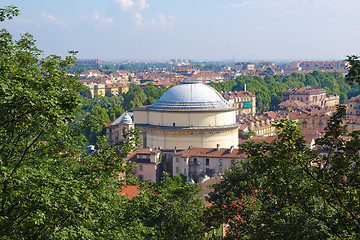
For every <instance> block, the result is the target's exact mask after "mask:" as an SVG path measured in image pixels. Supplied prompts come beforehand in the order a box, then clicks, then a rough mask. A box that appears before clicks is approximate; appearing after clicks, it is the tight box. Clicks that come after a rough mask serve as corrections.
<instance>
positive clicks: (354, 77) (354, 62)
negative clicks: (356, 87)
mask: <svg viewBox="0 0 360 240" xmlns="http://www.w3.org/2000/svg"><path fill="white" fill-rule="evenodd" d="M346 60H347V61H348V62H349V65H348V66H347V69H348V70H349V73H348V74H347V75H346V78H345V79H346V81H348V82H349V84H351V85H352V84H354V83H360V60H359V56H356V55H349V56H347V59H346Z"/></svg>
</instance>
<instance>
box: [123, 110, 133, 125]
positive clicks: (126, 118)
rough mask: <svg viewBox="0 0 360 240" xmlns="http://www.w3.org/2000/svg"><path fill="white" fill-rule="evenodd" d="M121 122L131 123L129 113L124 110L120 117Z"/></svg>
mask: <svg viewBox="0 0 360 240" xmlns="http://www.w3.org/2000/svg"><path fill="white" fill-rule="evenodd" d="M121 122H122V123H127V124H132V119H131V117H130V116H129V114H128V113H127V112H126V113H125V115H124V116H123V117H122V119H121Z"/></svg>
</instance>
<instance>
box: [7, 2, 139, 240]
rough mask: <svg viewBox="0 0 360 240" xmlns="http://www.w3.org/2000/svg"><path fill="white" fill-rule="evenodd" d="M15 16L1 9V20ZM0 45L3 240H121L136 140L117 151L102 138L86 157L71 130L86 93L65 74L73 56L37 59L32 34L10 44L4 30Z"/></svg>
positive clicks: (80, 140)
mask: <svg viewBox="0 0 360 240" xmlns="http://www.w3.org/2000/svg"><path fill="white" fill-rule="evenodd" d="M16 14H17V10H16V8H14V7H7V8H5V9H0V17H1V18H0V20H1V21H3V20H4V19H5V18H11V17H12V16H14V15H16ZM0 42H1V44H0V54H1V58H0V113H1V114H0V115H1V118H0V238H1V239H121V238H120V236H122V234H123V232H122V227H121V226H119V225H118V224H117V223H116V222H114V219H116V218H117V217H118V214H119V212H120V211H121V208H122V207H123V206H124V204H123V202H125V199H124V198H122V197H120V196H116V195H114V192H116V191H117V189H119V188H120V186H121V182H119V180H118V179H117V176H118V173H119V172H124V171H125V168H126V166H127V164H126V163H125V162H124V161H123V158H122V156H124V155H126V153H127V152H128V151H130V150H132V149H134V146H135V145H136V144H134V143H133V142H134V141H135V142H138V138H136V139H134V141H131V142H125V143H122V144H119V145H117V146H114V145H109V144H107V143H106V141H105V139H100V141H99V143H98V144H99V146H100V149H101V151H100V152H99V153H97V154H93V155H92V154H85V152H84V145H83V144H82V143H83V140H84V138H83V137H82V135H81V134H80V133H79V132H77V131H74V129H73V128H71V127H70V124H72V123H73V122H74V114H73V112H74V111H76V110H79V109H80V108H81V106H82V105H81V104H82V98H81V96H80V95H79V93H78V92H79V91H81V90H83V86H82V85H81V84H80V83H79V81H78V79H77V77H76V76H75V77H73V76H70V75H68V74H67V69H68V68H69V67H71V66H73V64H74V63H75V58H74V57H73V55H71V56H69V57H66V58H65V59H61V58H60V57H58V56H55V55H51V56H49V57H46V58H44V59H39V58H38V57H39V55H40V54H41V51H40V50H38V49H37V48H36V47H35V41H34V40H33V38H32V36H31V35H30V34H24V35H22V36H21V37H20V39H19V40H17V41H15V40H13V38H12V35H11V34H10V33H9V32H8V31H6V30H5V29H3V30H1V32H0ZM129 134H130V133H129ZM122 239H125V238H122Z"/></svg>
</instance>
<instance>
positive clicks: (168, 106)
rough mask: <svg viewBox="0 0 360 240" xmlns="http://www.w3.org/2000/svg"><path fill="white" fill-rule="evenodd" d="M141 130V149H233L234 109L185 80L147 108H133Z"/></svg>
mask: <svg viewBox="0 0 360 240" xmlns="http://www.w3.org/2000/svg"><path fill="white" fill-rule="evenodd" d="M133 111H134V121H135V125H136V126H139V127H141V128H142V129H143V132H142V137H143V147H144V148H146V147H150V148H159V147H160V148H161V149H169V150H171V149H175V148H177V149H187V148H188V147H189V146H195V147H201V148H211V147H215V146H216V145H217V144H220V143H221V145H222V146H223V147H227V148H229V147H231V146H236V145H237V142H238V127H239V125H238V123H236V108H234V107H232V106H231V105H230V103H229V102H228V101H226V100H225V99H224V98H223V97H222V96H221V94H220V93H219V92H217V91H216V90H215V89H213V88H212V87H210V86H208V85H205V84H203V83H202V82H201V81H199V80H197V79H191V78H189V79H186V80H184V81H182V82H181V83H180V84H178V85H176V86H174V87H172V88H170V89H169V90H167V91H166V92H165V93H164V94H163V95H162V96H161V98H160V99H159V100H158V101H156V102H155V103H154V104H152V105H149V106H143V107H137V108H134V109H133Z"/></svg>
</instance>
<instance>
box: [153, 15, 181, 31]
mask: <svg viewBox="0 0 360 240" xmlns="http://www.w3.org/2000/svg"><path fill="white" fill-rule="evenodd" d="M151 24H152V25H153V26H154V27H158V28H160V29H171V28H172V27H173V26H174V24H175V16H173V15H168V16H166V15H165V14H164V13H159V14H158V16H157V18H156V19H152V20H151Z"/></svg>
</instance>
